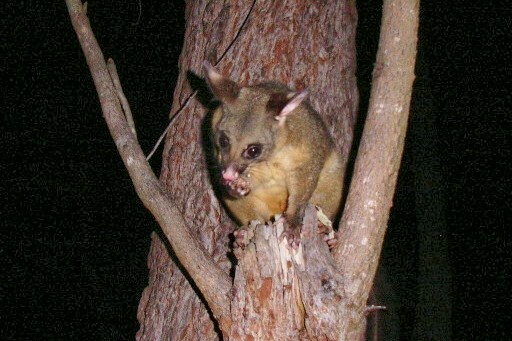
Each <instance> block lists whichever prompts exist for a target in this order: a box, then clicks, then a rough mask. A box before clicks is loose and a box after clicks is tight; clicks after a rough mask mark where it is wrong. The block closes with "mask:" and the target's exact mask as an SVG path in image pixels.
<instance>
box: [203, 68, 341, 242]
mask: <svg viewBox="0 0 512 341" xmlns="http://www.w3.org/2000/svg"><path fill="white" fill-rule="evenodd" d="M205 69H206V73H207V77H206V78H207V81H208V83H209V85H210V88H211V90H212V92H213V94H214V95H215V96H216V97H217V98H218V99H219V100H220V102H221V104H220V106H219V107H218V108H217V109H216V110H215V111H214V113H213V117H212V132H213V141H214V144H215V154H216V158H217V160H218V162H219V165H220V167H221V171H222V179H221V181H222V184H223V185H224V187H225V189H226V191H225V194H224V195H223V198H222V199H223V201H224V203H225V205H226V206H227V208H228V210H229V211H230V213H231V214H232V216H233V217H234V218H235V219H236V220H238V222H239V223H240V224H243V225H246V224H248V223H249V222H250V221H251V220H260V221H261V222H267V221H269V220H270V219H271V218H273V216H274V215H276V214H283V219H284V221H285V223H286V224H285V226H287V230H288V232H291V233H292V238H293V235H295V236H296V237H298V236H299V234H300V229H299V228H298V227H299V226H300V224H301V223H302V218H303V215H304V210H305V207H306V205H307V203H308V202H309V203H312V204H314V205H317V206H319V207H320V208H321V209H322V210H323V211H324V213H325V214H326V215H327V216H328V217H329V218H330V219H331V220H333V219H334V218H335V217H336V214H337V213H338V211H339V208H340V201H341V195H342V186H343V173H344V172H343V163H342V160H341V156H340V154H339V153H338V151H337V149H336V147H335V145H334V142H333V140H332V138H331V136H330V134H329V132H328V130H327V127H326V126H325V124H324V122H323V121H322V119H321V117H320V115H319V114H318V113H317V112H316V111H315V110H313V108H312V107H311V106H310V104H309V103H308V101H307V95H308V93H307V91H300V92H295V91H292V90H290V89H289V88H288V87H286V86H285V85H283V84H280V83H273V82H267V83H261V84H258V85H254V86H241V85H239V84H238V83H236V82H234V81H232V80H231V79H229V78H227V77H224V76H222V75H221V74H219V73H218V72H217V71H216V70H215V69H214V68H213V67H212V66H211V65H210V64H208V63H205Z"/></svg>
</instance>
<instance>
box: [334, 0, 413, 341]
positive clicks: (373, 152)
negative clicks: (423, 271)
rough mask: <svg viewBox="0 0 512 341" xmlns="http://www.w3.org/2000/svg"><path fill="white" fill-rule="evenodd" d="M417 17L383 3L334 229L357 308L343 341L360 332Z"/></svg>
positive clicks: (387, 201)
mask: <svg viewBox="0 0 512 341" xmlns="http://www.w3.org/2000/svg"><path fill="white" fill-rule="evenodd" d="M418 12H419V0H386V1H384V7H383V17H382V23H381V33H380V41H379V49H378V53H377V61H376V64H375V69H374V72H373V84H372V92H371V98H370V103H369V110H368V116H367V120H366V123H365V127H364V131H363V137H362V140H361V144H360V146H359V151H358V154H357V155H358V156H357V160H356V164H355V168H354V176H353V178H352V182H351V187H350V191H349V194H348V198H347V203H346V206H345V211H344V213H343V217H342V221H341V223H340V236H339V239H340V241H341V243H340V244H339V246H338V247H337V248H336V249H335V250H334V252H333V256H334V258H335V260H336V262H337V264H338V266H339V270H340V271H341V273H342V274H343V275H344V277H345V290H346V293H347V295H348V298H349V299H350V300H351V301H352V302H349V304H351V305H353V306H355V307H358V311H357V312H356V314H354V315H352V316H350V318H348V319H345V320H343V323H344V324H345V327H343V328H342V329H343V330H344V332H343V333H344V335H345V338H344V340H356V339H357V335H358V334H359V335H360V334H361V332H362V328H363V327H364V323H362V321H363V316H364V305H365V302H366V299H367V297H368V294H369V292H370V289H371V286H372V283H373V277H374V275H375V271H376V268H377V265H378V261H379V257H380V250H381V247H382V242H383V239H384V234H385V231H386V224H387V221H388V217H389V211H390V208H391V206H392V202H393V195H394V192H395V185H396V180H397V175H398V169H399V166H400V161H401V156H402V151H403V146H404V139H405V132H406V128H407V120H408V114H409V105H410V100H411V93H412V84H413V81H414V65H415V58H416V42H417V30H418V17H419V15H418ZM352 318H354V319H355V320H352ZM350 325H352V327H351V326H350ZM354 326H358V328H354ZM350 329H352V331H351V330H350ZM357 329H359V330H357Z"/></svg>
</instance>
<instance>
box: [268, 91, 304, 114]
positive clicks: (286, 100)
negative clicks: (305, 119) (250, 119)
mask: <svg viewBox="0 0 512 341" xmlns="http://www.w3.org/2000/svg"><path fill="white" fill-rule="evenodd" d="M308 95H309V91H308V90H307V89H306V90H302V91H299V92H290V93H289V94H288V95H283V94H276V95H274V96H270V100H269V103H268V105H267V108H269V107H272V108H273V109H274V111H275V112H277V115H276V116H275V119H276V120H278V121H280V122H284V121H285V119H286V117H288V116H289V115H290V114H291V113H292V112H293V111H294V110H295V109H297V107H298V106H299V105H300V104H301V103H302V102H304V100H305V99H306V98H307V97H308ZM276 109H277V110H276Z"/></svg>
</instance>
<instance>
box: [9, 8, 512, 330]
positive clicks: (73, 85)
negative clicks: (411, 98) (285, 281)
mask: <svg viewBox="0 0 512 341" xmlns="http://www.w3.org/2000/svg"><path fill="white" fill-rule="evenodd" d="M43 3H45V5H43ZM108 3H109V4H110V3H114V1H108ZM361 3H362V1H361ZM447 3H449V4H447ZM117 4H118V6H121V8H115V7H114V5H112V6H110V7H109V5H108V4H106V2H105V1H90V2H89V16H90V18H91V24H92V27H93V29H94V31H95V33H96V36H97V38H98V40H99V42H100V45H101V46H102V48H103V52H104V54H105V55H106V56H110V57H113V58H114V59H115V61H116V64H117V66H118V70H119V73H120V77H121V81H122V82H123V86H124V88H125V93H126V96H127V97H128V99H129V101H130V103H131V106H132V111H133V112H134V115H135V121H136V124H137V128H138V134H139V140H140V141H141V144H142V147H143V150H145V151H149V150H150V149H151V147H152V145H153V143H154V142H155V141H156V139H157V138H158V136H159V135H160V133H161V132H162V130H163V129H164V128H165V126H166V123H167V119H166V117H167V115H168V112H169V110H170V107H171V101H172V92H173V89H174V84H175V81H176V76H177V72H178V69H177V65H178V64H177V58H178V56H179V53H180V51H181V46H182V41H181V40H182V37H183V33H184V20H183V16H184V13H183V10H184V9H183V6H182V5H181V2H180V4H179V5H176V4H175V5H169V4H167V3H166V2H162V1H152V2H151V3H148V2H146V1H142V15H141V17H140V19H139V21H138V22H137V17H138V11H139V9H138V2H137V1H129V2H126V1H117ZM365 6H366V7H361V9H360V29H361V32H360V34H359V36H358V37H359V48H360V49H359V51H358V56H359V75H360V76H361V78H362V84H364V83H365V82H366V80H367V79H368V77H369V74H370V70H371V67H372V58H373V56H374V53H375V51H374V49H375V42H376V38H377V34H378V33H377V30H376V27H377V26H376V25H378V23H379V20H380V19H379V13H378V11H377V10H375V8H378V7H379V5H373V4H371V5H370V4H367V5H365ZM0 8H1V12H2V13H3V15H2V17H1V19H0V20H1V27H2V34H1V35H0V42H1V47H2V50H3V52H2V56H3V58H2V65H1V67H0V70H1V72H2V81H3V86H2V91H1V95H0V98H1V99H2V103H3V105H2V107H3V108H4V114H3V115H2V116H1V119H2V123H1V125H0V127H1V137H2V144H1V145H2V151H3V153H2V154H3V155H4V161H2V162H1V163H0V171H1V173H2V174H3V177H2V180H1V182H0V183H1V193H2V194H3V195H2V200H3V202H2V210H1V211H0V221H2V228H1V230H0V257H1V258H0V259H1V260H2V263H3V266H2V268H3V269H4V271H3V275H2V280H1V285H0V338H1V339H2V340H77V339H94V340H122V339H132V338H133V335H134V333H135V332H136V330H137V326H138V325H137V320H136V317H135V314H136V309H137V304H138V300H139V297H140V294H141V292H142V290H143V288H144V287H145V286H146V284H147V267H146V257H147V253H148V251H149V245H150V238H149V235H150V233H151V231H152V230H155V229H156V228H157V226H156V224H155V222H154V220H153V218H152V217H151V216H150V214H149V213H148V212H147V211H146V210H145V209H144V207H143V206H142V205H141V204H140V203H139V200H138V199H137V197H136V194H135V192H134V190H133V188H132V185H131V182H130V180H129V178H128V175H127V173H126V171H125V169H124V166H123V165H122V162H121V161H120V158H119V157H118V156H117V151H116V149H115V146H114V144H113V142H112V140H111V138H110V136H109V134H108V131H107V128H106V125H105V123H104V121H103V119H102V118H101V112H100V107H99V104H98V101H97V96H96V92H95V90H94V87H93V84H92V80H91V77H90V75H89V71H88V69H87V66H86V64H85V61H84V58H83V56H82V52H81V49H80V47H79V45H78V42H77V39H76V36H75V33H74V31H73V30H72V27H71V24H70V22H69V18H68V16H67V11H66V8H65V4H64V1H56V2H52V3H51V4H50V2H32V3H30V5H29V4H28V3H27V2H23V1H16V2H14V1H7V2H3V3H2V4H1V5H0ZM511 18H512V9H511V7H510V6H509V5H504V4H503V2H498V1H489V0H488V1H472V2H471V1H451V2H448V1H424V6H423V7H422V14H421V31H420V52H419V55H420V56H421V58H422V68H421V69H419V70H418V77H423V78H425V79H427V78H428V80H429V84H430V96H431V98H432V100H433V110H434V112H435V114H436V120H435V124H436V129H437V132H436V134H437V137H436V138H437V148H438V149H439V158H440V160H441V169H440V170H439V171H440V174H441V176H442V179H443V181H442V191H443V193H444V194H445V198H444V199H445V202H446V211H445V213H446V219H447V223H448V228H449V235H450V236H449V240H450V243H451V252H450V262H451V265H452V267H453V281H454V285H453V292H454V297H453V304H454V307H453V312H454V316H453V319H452V320H453V324H454V328H453V332H454V337H456V338H458V339H459V340H506V339H508V338H507V337H505V335H507V336H508V335H509V332H508V330H509V327H510V323H509V322H507V321H509V320H510V317H511V316H510V315H511V314H510V307H511V305H512V302H511V299H510V298H511V294H510V291H509V287H510V286H511V284H512V276H511V270H512V257H511V253H512V236H511V234H512V233H511V229H510V226H509V224H507V221H508V220H510V216H511V213H512V212H511V209H510V206H511V186H510V178H511V177H510V169H511V168H510V158H511V155H510V154H511V147H510V138H511V130H512V122H511V121H512V120H511V114H510V108H511V105H512V101H511V95H510V90H509V89H510V88H511V85H512V84H511V81H510V79H511V76H512V72H511V71H512V67H511V64H512V63H511V62H512V60H511V58H510V57H511V56H510V50H511V48H510V47H511V40H510V35H511V33H510V32H511V31H512V27H511V25H512V24H511V23H512V19H511ZM423 78H422V79H423ZM362 92H363V96H362V98H363V99H364V98H365V96H364V94H365V92H364V89H362ZM409 142H410V141H409V140H408V145H409ZM411 160H412V156H411V155H410V149H409V148H406V151H405V155H404V165H403V168H402V171H401V175H400V182H399V188H398V191H397V193H398V194H397V198H396V202H395V208H394V211H393V216H392V219H391V226H390V231H391V229H393V228H395V227H394V225H406V226H409V225H413V224H414V220H415V217H414V213H413V211H414V202H413V201H414V200H413V199H411V198H413V196H414V188H411V186H412V180H411V177H412V175H411V172H412V171H411V166H410V162H411ZM159 162H160V161H159V160H158V158H155V160H153V167H154V169H155V170H157V172H158V170H159ZM507 218H508V219H507ZM395 231H402V232H400V233H404V232H403V230H398V228H395ZM390 233H391V232H390ZM407 234H408V237H407V238H404V240H407V241H408V242H410V241H411V240H414V239H415V238H416V237H415V236H414V230H412V232H411V231H409V232H407ZM404 244H405V243H404ZM404 247H405V248H407V247H409V245H404ZM404 296H406V295H405V294H404Z"/></svg>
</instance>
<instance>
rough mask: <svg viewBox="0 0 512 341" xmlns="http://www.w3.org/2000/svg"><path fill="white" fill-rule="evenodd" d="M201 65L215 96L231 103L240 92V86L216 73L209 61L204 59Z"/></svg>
mask: <svg viewBox="0 0 512 341" xmlns="http://www.w3.org/2000/svg"><path fill="white" fill-rule="evenodd" d="M203 65H204V68H205V70H206V80H207V81H208V85H209V86H210V89H211V90H212V92H213V94H214V95H215V97H217V98H218V99H219V100H220V101H221V102H227V103H231V102H233V101H235V100H236V99H237V97H238V93H239V92H240V86H239V85H238V84H237V83H236V82H234V81H232V80H231V79H229V78H227V77H224V76H223V75H221V74H220V73H218V72H217V70H215V68H214V67H213V66H212V65H211V64H210V63H209V62H207V61H205V62H204V64H203Z"/></svg>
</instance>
